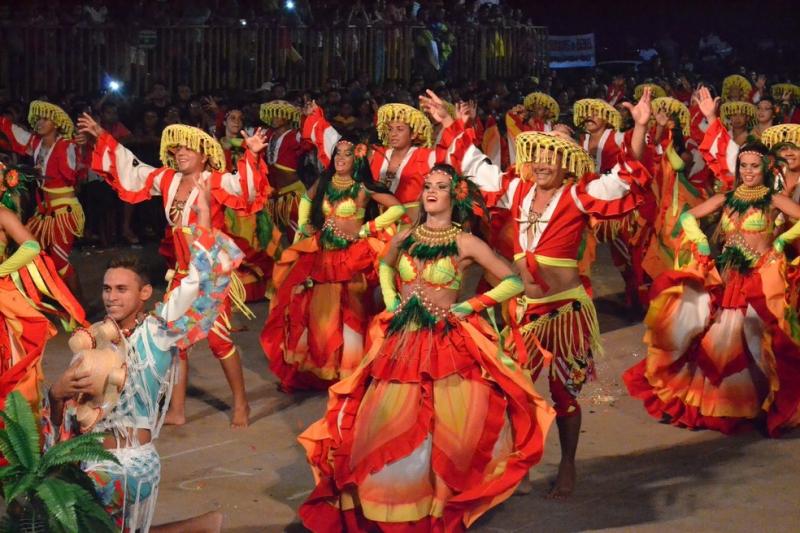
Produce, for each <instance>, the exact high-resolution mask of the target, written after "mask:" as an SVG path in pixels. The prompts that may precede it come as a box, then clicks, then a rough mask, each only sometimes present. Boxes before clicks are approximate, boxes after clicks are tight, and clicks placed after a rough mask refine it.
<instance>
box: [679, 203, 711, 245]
mask: <svg viewBox="0 0 800 533" xmlns="http://www.w3.org/2000/svg"><path fill="white" fill-rule="evenodd" d="M678 222H680V224H681V228H683V233H684V235H685V238H686V240H688V241H689V242H692V243H694V245H695V246H696V247H697V251H698V252H699V253H700V254H701V255H710V254H711V247H709V245H708V238H706V234H705V233H703V232H702V231H701V230H700V226H699V225H698V224H697V219H696V218H694V215H692V214H691V213H689V212H688V211H686V212H684V213H683V214H682V215H681V216H680V218H679V219H678Z"/></svg>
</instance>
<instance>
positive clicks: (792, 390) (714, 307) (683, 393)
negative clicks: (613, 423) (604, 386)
mask: <svg viewBox="0 0 800 533" xmlns="http://www.w3.org/2000/svg"><path fill="white" fill-rule="evenodd" d="M785 272H786V261H785V259H784V258H783V256H776V255H774V254H771V253H770V254H768V255H766V256H764V257H762V259H761V261H760V262H759V264H758V265H756V267H755V268H754V269H753V270H752V271H750V272H749V273H747V274H742V273H740V272H738V271H736V270H734V269H727V270H726V271H725V277H726V279H725V282H724V285H723V280H722V278H721V277H720V275H719V273H718V272H717V270H716V268H715V267H713V266H710V265H709V266H704V265H699V264H697V263H691V264H690V265H688V266H686V267H684V268H682V269H681V270H679V271H669V272H666V273H664V274H662V275H661V276H659V278H658V279H657V280H656V282H655V283H654V285H653V289H652V292H651V296H652V301H651V304H650V309H649V311H648V314H647V317H646V319H645V323H646V325H647V333H646V335H645V342H646V343H647V345H648V352H647V357H646V358H645V359H644V360H643V361H641V362H640V363H638V364H636V365H635V366H633V367H632V368H630V369H628V371H626V372H625V374H624V376H623V378H624V380H625V384H626V385H627V387H628V391H629V392H630V394H631V395H632V396H634V397H636V398H639V399H641V400H643V401H644V405H645V408H646V409H647V411H648V412H649V413H650V414H651V415H652V416H654V417H655V418H659V419H663V420H664V421H669V422H670V423H671V424H673V425H676V426H679V427H686V428H692V429H700V428H707V429H714V430H717V431H721V432H723V433H734V432H738V431H741V430H744V429H747V428H749V427H752V425H753V422H755V421H756V419H761V418H765V420H766V425H767V431H768V433H769V435H770V436H777V435H779V434H780V433H781V431H782V430H784V429H787V428H790V427H793V426H795V425H797V424H798V423H800V416H799V415H798V406H800V346H798V338H797V335H798V325H797V318H796V314H795V313H793V312H792V311H791V309H790V307H789V306H788V305H787V292H786V290H787V280H786V277H785Z"/></svg>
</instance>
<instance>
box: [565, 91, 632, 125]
mask: <svg viewBox="0 0 800 533" xmlns="http://www.w3.org/2000/svg"><path fill="white" fill-rule="evenodd" d="M592 116H598V117H600V118H602V119H605V121H606V122H608V123H609V124H610V125H611V127H612V128H614V129H615V130H618V129H620V128H621V127H622V115H620V114H619V111H617V110H616V109H614V106H612V105H611V104H609V103H608V102H606V101H605V100H600V99H597V98H584V99H583V100H578V101H577V102H575V105H573V106H572V120H573V122H574V123H575V125H576V126H581V125H582V124H583V122H584V121H585V120H586V119H587V118H590V117H592Z"/></svg>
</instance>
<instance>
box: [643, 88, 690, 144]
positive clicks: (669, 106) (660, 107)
mask: <svg viewBox="0 0 800 533" xmlns="http://www.w3.org/2000/svg"><path fill="white" fill-rule="evenodd" d="M650 107H652V108H653V114H656V113H659V112H661V111H663V112H664V113H666V114H667V115H669V116H670V117H671V116H672V115H676V114H677V115H678V120H680V122H681V131H682V132H683V135H684V136H685V137H688V136H689V122H690V115H689V109H688V108H687V107H686V106H685V105H683V104H682V103H681V102H679V101H678V100H676V99H674V98H671V97H669V96H662V97H661V98H656V99H655V100H653V101H652V102H651V103H650Z"/></svg>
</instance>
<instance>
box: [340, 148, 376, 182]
mask: <svg viewBox="0 0 800 533" xmlns="http://www.w3.org/2000/svg"><path fill="white" fill-rule="evenodd" d="M336 144H346V145H347V146H348V147H350V148H352V149H353V159H354V161H353V176H356V177H358V176H360V175H361V171H362V170H363V168H364V165H369V159H368V158H367V156H368V155H369V147H368V146H367V145H366V144H364V143H358V144H354V143H353V142H352V141H348V140H346V139H339V140H338V141H337V142H336Z"/></svg>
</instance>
